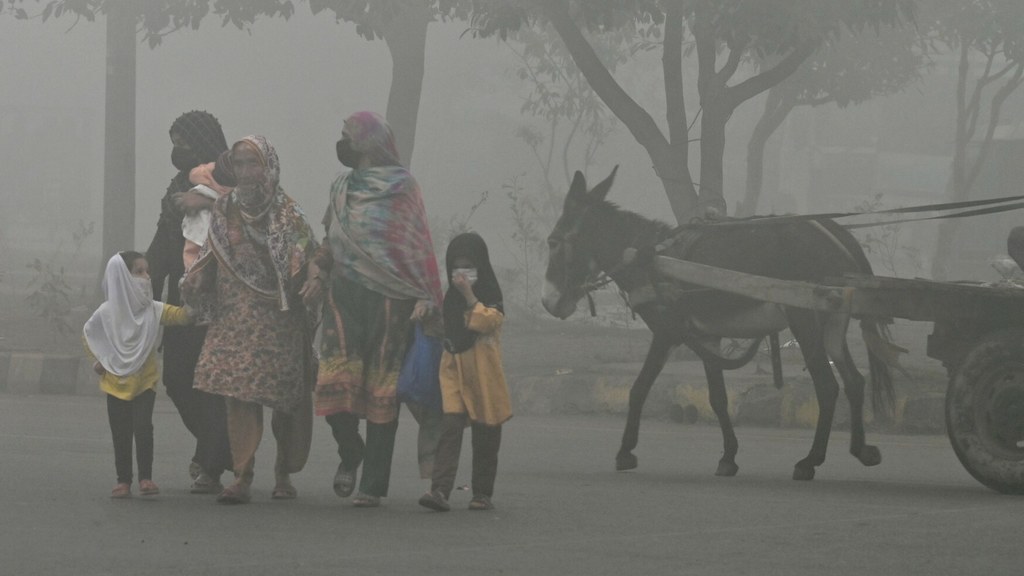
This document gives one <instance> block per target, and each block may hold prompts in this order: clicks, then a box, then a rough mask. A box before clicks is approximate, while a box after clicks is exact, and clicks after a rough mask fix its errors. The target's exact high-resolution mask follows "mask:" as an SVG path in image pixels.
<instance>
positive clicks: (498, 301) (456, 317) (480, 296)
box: [444, 232, 504, 354]
mask: <svg viewBox="0 0 1024 576" xmlns="http://www.w3.org/2000/svg"><path fill="white" fill-rule="evenodd" d="M460 256H461V257H465V258H467V259H469V261H470V262H472V263H473V264H474V266H476V274H477V280H476V283H475V284H473V295H474V296H476V298H477V300H479V301H480V303H481V304H483V305H484V306H487V307H489V308H497V309H498V310H499V311H501V312H502V313H504V307H503V306H502V296H501V286H498V278H497V277H496V276H495V275H494V268H492V267H491V257H490V255H489V254H488V252H487V244H485V243H484V239H483V238H481V237H480V235H479V234H476V233H474V232H466V233H464V234H459V235H458V236H456V237H455V238H452V241H451V243H449V244H448V251H447V252H446V253H445V257H444V264H445V268H446V269H447V270H448V291H447V292H446V293H445V295H444V335H445V339H444V347H445V350H447V351H449V352H451V353H452V354H458V353H460V352H465V351H466V350H469V349H470V348H472V347H473V344H475V343H476V338H477V333H476V332H474V331H472V330H470V329H469V328H467V327H466V304H467V302H466V298H465V297H464V296H463V295H462V292H459V290H458V288H455V287H454V286H452V270H454V269H455V260H456V259H457V258H459V257H460Z"/></svg>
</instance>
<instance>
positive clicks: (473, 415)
mask: <svg viewBox="0 0 1024 576" xmlns="http://www.w3.org/2000/svg"><path fill="white" fill-rule="evenodd" d="M504 321H505V316H504V315H503V314H502V313H501V312H500V311H499V310H497V309H495V308H488V307H487V306H484V305H483V304H481V303H479V302H477V303H476V304H475V305H474V306H473V308H472V309H470V310H467V311H466V326H467V327H468V328H469V329H470V330H472V331H474V332H477V333H479V336H478V337H477V339H476V343H475V344H473V347H472V348H470V349H469V350H466V351H464V352H461V353H459V354H452V353H450V352H448V351H445V352H444V353H443V354H442V355H441V372H440V380H441V399H442V402H443V406H444V411H445V412H446V413H449V414H451V413H460V414H461V413H468V414H469V419H470V421H472V422H476V423H478V424H487V425H490V426H497V425H499V424H501V423H503V422H505V421H506V420H508V419H509V418H511V417H512V404H511V402H510V401H509V396H508V385H507V384H506V383H505V371H504V369H503V368H502V365H501V325H502V323H503V322H504Z"/></svg>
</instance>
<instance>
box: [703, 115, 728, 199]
mask: <svg viewBox="0 0 1024 576" xmlns="http://www.w3.org/2000/svg"><path fill="white" fill-rule="evenodd" d="M702 100H703V98H702ZM702 105H703V106H704V116H703V117H702V118H701V121H700V192H699V194H698V202H697V210H698V212H697V216H698V217H706V216H726V215H727V214H728V210H727V208H726V205H725V197H724V196H723V190H722V188H723V187H724V184H723V182H724V176H725V166H724V164H725V124H726V122H728V120H729V115H730V113H729V112H724V111H722V110H718V109H716V108H715V107H714V106H708V105H707V104H706V103H704V102H702Z"/></svg>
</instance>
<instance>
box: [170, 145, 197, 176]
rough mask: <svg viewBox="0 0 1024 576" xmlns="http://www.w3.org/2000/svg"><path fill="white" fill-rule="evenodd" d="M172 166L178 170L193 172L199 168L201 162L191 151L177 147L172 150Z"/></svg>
mask: <svg viewBox="0 0 1024 576" xmlns="http://www.w3.org/2000/svg"><path fill="white" fill-rule="evenodd" d="M171 164H174V167H175V168H177V169H178V170H191V169H193V168H195V167H196V166H199V160H198V159H197V158H196V155H195V154H193V153H192V151H191V150H188V149H186V148H179V147H177V146H175V147H174V148H173V149H171Z"/></svg>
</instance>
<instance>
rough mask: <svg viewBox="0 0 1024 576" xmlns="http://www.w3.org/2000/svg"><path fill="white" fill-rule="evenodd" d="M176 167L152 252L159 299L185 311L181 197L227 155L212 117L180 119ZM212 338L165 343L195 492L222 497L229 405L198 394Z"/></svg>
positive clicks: (175, 338)
mask: <svg viewBox="0 0 1024 576" xmlns="http://www.w3.org/2000/svg"><path fill="white" fill-rule="evenodd" d="M170 134H171V142H172V144H173V145H174V147H173V149H172V152H171V163H172V164H173V165H174V167H175V168H176V169H177V170H178V173H177V175H175V176H174V178H173V179H172V180H171V184H170V186H168V187H167V192H166V194H164V197H163V199H162V201H161V205H160V219H159V221H158V222H157V227H156V234H154V235H153V241H152V242H151V243H150V245H149V249H148V250H147V251H146V258H147V260H148V261H149V269H150V277H151V278H152V281H153V295H154V298H156V299H160V298H161V296H162V295H163V293H164V284H165V282H166V284H167V296H166V298H164V300H163V301H164V302H166V303H167V304H173V305H176V306H178V305H181V295H180V294H179V292H178V282H179V281H180V280H181V277H182V275H183V274H184V272H185V265H184V262H183V260H182V251H183V250H184V247H185V237H184V236H182V231H181V221H182V218H183V217H184V213H183V211H182V209H181V208H179V206H178V202H177V201H178V197H179V196H178V195H180V194H181V193H184V192H186V191H188V190H189V189H190V188H191V187H192V184H191V183H190V182H189V172H190V171H191V170H192V169H193V168H195V167H197V166H199V165H200V164H205V163H208V162H213V161H215V160H216V159H217V157H218V156H219V155H220V154H221V152H224V151H225V150H227V147H228V145H227V142H226V141H225V139H224V132H223V130H222V129H221V127H220V122H218V121H217V119H216V118H215V117H214V116H213V115H212V114H209V113H208V112H204V111H199V110H193V111H192V112H186V113H185V114H182V115H181V116H179V117H178V119H177V120H175V121H174V123H173V124H172V125H171V131H170ZM205 337H206V327H205V326H177V327H167V328H166V329H165V330H164V338H163V365H164V372H163V381H164V387H165V388H166V389H167V395H168V396H170V398H171V400H172V401H173V402H174V405H175V407H176V408H177V409H178V413H179V414H180V415H181V421H182V422H183V423H184V424H185V427H186V428H188V431H189V432H191V433H192V435H193V436H195V438H196V451H195V454H194V456H193V457H192V462H191V463H190V465H189V475H190V476H191V477H192V480H193V484H192V492H193V493H195V494H218V493H220V491H221V490H222V488H223V487H222V486H221V485H220V480H219V479H220V475H221V474H223V472H224V471H225V470H226V469H230V468H231V451H230V450H231V449H230V445H229V444H228V435H227V422H226V417H225V410H224V399H223V398H222V397H220V396H216V395H213V394H207V393H205V392H201V391H198V390H195V389H193V388H192V380H193V377H194V375H195V368H196V362H197V361H198V359H199V353H200V351H201V350H202V348H203V340H204V338H205Z"/></svg>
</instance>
